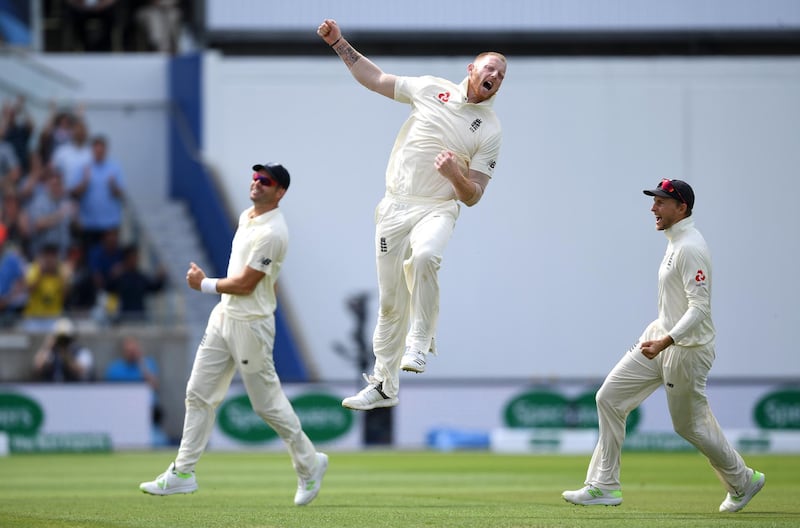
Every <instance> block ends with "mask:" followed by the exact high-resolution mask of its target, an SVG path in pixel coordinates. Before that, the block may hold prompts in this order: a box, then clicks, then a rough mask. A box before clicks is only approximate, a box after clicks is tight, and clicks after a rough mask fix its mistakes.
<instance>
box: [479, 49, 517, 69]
mask: <svg viewBox="0 0 800 528" xmlns="http://www.w3.org/2000/svg"><path fill="white" fill-rule="evenodd" d="M488 55H491V56H492V57H497V58H498V59H500V60H501V61H503V64H505V65H506V66H508V61H507V60H506V56H505V55H503V54H502V53H499V52H497V51H484V52H482V53H479V54H478V56H477V57H475V60H474V61H472V62H478V61H479V60H480V59H482V58H484V57H486V56H488Z"/></svg>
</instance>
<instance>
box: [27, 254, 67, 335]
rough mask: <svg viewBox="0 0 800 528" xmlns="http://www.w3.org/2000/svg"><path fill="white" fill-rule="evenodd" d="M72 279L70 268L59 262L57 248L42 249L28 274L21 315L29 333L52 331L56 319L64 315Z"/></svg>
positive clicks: (29, 268)
mask: <svg viewBox="0 0 800 528" xmlns="http://www.w3.org/2000/svg"><path fill="white" fill-rule="evenodd" d="M69 276H70V269H69V265H67V264H66V263H64V262H62V261H61V260H60V259H59V253H58V246H56V245H54V244H47V245H44V246H42V248H41V249H40V250H39V253H38V254H37V255H36V260H35V261H34V262H33V264H31V265H30V266H29V267H28V271H27V273H26V274H25V282H26V286H27V288H28V302H27V303H26V304H25V309H24V310H23V311H22V315H23V317H24V318H25V321H24V326H25V329H26V330H28V331H40V330H43V329H49V328H52V326H53V323H55V321H56V319H58V318H59V317H61V316H62V315H63V313H64V305H65V300H66V296H67V288H68V287H69Z"/></svg>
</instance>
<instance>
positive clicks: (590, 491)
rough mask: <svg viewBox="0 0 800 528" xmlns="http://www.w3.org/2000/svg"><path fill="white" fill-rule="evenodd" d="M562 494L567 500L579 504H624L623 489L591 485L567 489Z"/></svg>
mask: <svg viewBox="0 0 800 528" xmlns="http://www.w3.org/2000/svg"><path fill="white" fill-rule="evenodd" d="M561 496H562V497H563V498H564V500H565V501H567V502H571V503H572V504H577V505H579V506H594V505H602V506H619V505H620V504H622V491H620V490H610V489H602V488H598V487H597V486H591V485H589V486H584V487H582V488H581V489H579V490H575V491H565V492H564V493H562V494H561Z"/></svg>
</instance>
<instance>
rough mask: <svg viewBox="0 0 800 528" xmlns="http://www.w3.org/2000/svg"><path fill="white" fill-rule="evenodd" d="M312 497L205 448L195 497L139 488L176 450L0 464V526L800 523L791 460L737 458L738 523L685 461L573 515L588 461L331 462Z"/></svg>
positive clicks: (631, 473) (702, 470)
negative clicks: (755, 489) (305, 500)
mask: <svg viewBox="0 0 800 528" xmlns="http://www.w3.org/2000/svg"><path fill="white" fill-rule="evenodd" d="M329 455H330V467H329V470H328V474H327V476H326V478H325V482H324V485H323V488H322V491H321V493H320V495H319V497H317V499H316V500H315V501H314V502H313V503H312V504H310V505H309V506H306V507H303V508H298V507H296V506H294V504H293V503H292V498H293V496H294V490H295V485H296V481H295V477H294V471H293V470H292V468H291V464H290V461H289V458H288V455H286V454H284V453H258V452H253V453H235V454H234V453H217V452H208V453H206V454H205V455H204V456H203V458H202V459H201V461H200V464H199V466H198V473H197V475H198V483H199V485H200V490H199V491H198V492H197V493H194V494H192V495H178V496H170V497H152V496H149V495H145V494H143V493H141V492H140V491H139V490H138V484H139V482H140V481H143V480H151V479H152V478H153V477H155V476H156V475H157V474H158V473H160V472H161V471H163V470H164V469H165V468H166V466H167V465H168V464H169V462H170V461H171V458H172V457H173V456H174V451H164V452H151V453H114V454H94V455H89V454H86V455H55V454H50V455H11V456H9V457H5V458H0V527H3V528H10V527H37V528H38V527H57V528H60V527H103V528H109V527H126V526H129V527H139V526H142V527H145V526H146V527H159V528H160V527H167V528H180V527H191V528H200V527H216V526H220V527H225V528H242V527H279V526H280V527H304V528H333V527H335V528H349V527H353V528H356V527H369V528H384V527H395V526H402V527H416V526H431V527H449V526H453V527H475V528H491V527H524V526H543V527H544V526H546V527H559V526H563V527H570V528H580V527H598V526H600V527H615V528H627V527H648V528H651V527H652V528H657V527H686V526H704V527H705V526H712V527H713V526H720V527H723V526H724V527H730V526H733V527H737V526H748V527H769V526H786V527H789V526H792V527H797V526H800V506H799V505H798V503H797V497H798V496H800V477H799V475H800V457H798V456H773V455H762V456H752V455H751V456H747V457H746V459H747V461H748V463H749V464H750V465H751V466H753V467H757V468H758V469H760V470H761V471H764V472H765V473H766V475H767V484H766V486H765V488H764V490H763V491H762V492H761V493H760V494H759V495H758V496H757V497H756V498H755V499H754V500H753V501H752V502H751V503H750V504H749V505H748V507H747V508H746V509H744V510H743V511H741V512H739V513H736V514H720V513H718V512H717V508H718V507H719V503H720V502H721V501H722V499H723V498H724V495H725V492H724V491H723V489H722V486H721V485H720V484H719V482H718V481H717V480H716V476H715V475H714V473H713V471H712V470H711V468H710V467H709V466H708V463H707V462H706V460H705V459H704V458H703V457H702V456H700V455H699V454H694V453H690V454H687V453H658V454H649V453H625V454H624V456H623V468H622V476H623V482H624V488H623V492H624V502H623V504H622V505H621V506H619V507H606V506H594V507H580V506H573V505H570V504H567V503H566V502H564V501H563V500H562V499H561V491H562V490H564V489H573V488H577V487H580V486H581V485H582V481H583V477H584V475H585V471H586V465H587V463H588V461H589V457H588V456H579V457H577V456H510V455H493V454H490V453H485V452H457V453H436V452H406V451H399V452H393V451H365V452H357V453H352V452H348V453H336V452H331V453H329Z"/></svg>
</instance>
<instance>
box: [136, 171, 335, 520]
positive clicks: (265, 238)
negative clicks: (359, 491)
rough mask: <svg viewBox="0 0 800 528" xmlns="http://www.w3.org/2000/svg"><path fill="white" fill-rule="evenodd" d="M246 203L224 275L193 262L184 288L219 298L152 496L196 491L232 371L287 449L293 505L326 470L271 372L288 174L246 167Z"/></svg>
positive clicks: (312, 492)
mask: <svg viewBox="0 0 800 528" xmlns="http://www.w3.org/2000/svg"><path fill="white" fill-rule="evenodd" d="M253 170H254V171H255V172H254V173H253V178H252V181H251V182H250V200H251V201H252V202H253V206H252V207H249V208H248V209H246V210H245V211H243V212H242V214H241V215H240V216H239V227H238V228H237V230H236V234H235V235H234V237H233V244H232V247H231V256H230V260H229V261H228V273H227V276H226V277H223V278H209V277H206V274H205V273H204V272H203V270H202V269H201V268H200V267H198V266H197V265H196V264H195V263H194V262H192V263H191V265H190V267H189V270H188V271H187V272H186V282H187V283H188V284H189V286H190V287H191V288H193V289H195V290H199V291H202V292H203V293H208V294H212V295H217V294H220V293H221V294H222V298H221V300H220V302H219V304H217V305H216V306H215V307H214V309H213V310H212V311H211V315H210V316H209V319H208V326H207V327H206V331H205V335H204V336H203V339H202V341H201V342H200V346H199V347H198V349H197V355H196V356H195V360H194V365H193V366H192V373H191V376H190V377H189V383H188V386H187V388H186V416H185V418H184V423H183V437H182V438H181V445H180V448H179V449H178V456H177V458H175V461H174V462H173V463H172V464H170V465H169V467H168V468H167V470H166V471H165V472H164V473H162V474H161V475H159V476H158V477H156V479H155V480H154V481H152V482H143V483H142V484H141V485H140V486H139V488H140V489H141V490H142V491H144V492H145V493H150V494H153V495H171V494H174V493H192V492H194V491H196V490H197V481H196V479H195V472H194V469H195V465H196V464H197V462H198V460H199V459H200V455H201V454H202V452H203V450H204V449H205V447H206V444H207V443H208V438H209V436H210V435H211V430H212V429H213V427H214V420H215V411H216V408H217V406H219V404H220V403H221V402H222V400H223V399H224V398H225V394H226V393H227V391H228V387H229V386H230V383H231V380H232V378H233V375H234V373H235V372H236V370H237V369H238V371H239V374H240V375H241V378H242V382H243V383H244V387H245V390H246V391H247V396H248V397H249V398H250V404H251V405H252V407H253V410H254V411H255V413H256V414H257V415H258V416H260V417H261V418H262V419H263V420H264V421H265V422H266V423H268V424H269V426H270V427H272V428H273V429H274V430H275V431H276V432H277V433H278V435H279V436H280V437H281V439H282V440H283V441H284V443H285V444H286V447H287V448H288V450H289V455H290V456H291V459H292V464H293V465H294V469H295V471H296V473H297V480H298V484H297V492H296V494H295V497H294V503H295V504H296V505H298V506H303V505H306V504H308V503H309V502H311V501H312V500H314V498H315V497H316V496H317V494H318V493H319V490H320V486H321V485H322V478H323V476H324V475H325V472H326V470H327V468H328V457H327V455H325V454H324V453H317V452H316V451H315V449H314V446H313V445H312V443H311V441H310V440H309V439H308V437H307V436H306V434H305V433H304V432H303V430H302V428H301V426H300V420H299V419H298V418H297V415H296V414H295V412H294V409H293V408H292V406H291V404H290V403H289V400H288V399H287V398H286V395H285V394H284V393H283V390H282V389H281V383H280V380H279V379H278V375H277V374H276V372H275V364H274V362H273V358H272V347H273V344H274V341H275V318H274V312H275V308H276V305H277V300H276V298H275V281H276V279H277V278H278V273H279V272H280V269H281V266H282V265H283V260H284V257H285V255H286V249H287V246H288V242H289V231H288V229H287V226H286V221H285V220H284V217H283V214H282V213H281V211H280V210H279V209H278V204H279V202H280V201H281V199H282V198H283V196H284V195H285V194H286V190H287V189H288V188H289V182H290V178H289V172H288V171H287V170H286V169H285V168H284V167H283V165H280V164H278V163H267V164H263V165H262V164H258V165H255V166H253Z"/></svg>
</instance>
